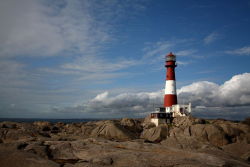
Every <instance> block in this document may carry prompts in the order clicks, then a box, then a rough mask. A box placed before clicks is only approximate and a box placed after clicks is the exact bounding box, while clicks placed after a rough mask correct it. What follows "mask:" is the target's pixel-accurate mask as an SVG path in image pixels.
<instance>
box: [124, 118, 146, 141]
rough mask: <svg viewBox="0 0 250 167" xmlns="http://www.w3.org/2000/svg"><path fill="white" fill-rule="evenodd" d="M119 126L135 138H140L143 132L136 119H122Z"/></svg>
mask: <svg viewBox="0 0 250 167" xmlns="http://www.w3.org/2000/svg"><path fill="white" fill-rule="evenodd" d="M120 124H121V126H123V127H124V128H125V129H128V130H129V131H130V132H132V133H134V135H136V137H137V138H138V137H139V136H140V133H141V132H142V130H143V127H142V125H141V122H140V121H139V120H136V119H131V118H123V119H122V120H121V122H120Z"/></svg>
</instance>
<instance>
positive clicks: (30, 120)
mask: <svg viewBox="0 0 250 167" xmlns="http://www.w3.org/2000/svg"><path fill="white" fill-rule="evenodd" d="M100 120H104V119H92V118H87V119H86V118H83V119H80V118H79V119H52V118H48V119H46V118H0V122H3V121H11V122H35V121H48V122H51V123H57V122H63V123H79V122H90V121H100Z"/></svg>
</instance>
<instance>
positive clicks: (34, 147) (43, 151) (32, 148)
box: [23, 142, 50, 159]
mask: <svg viewBox="0 0 250 167" xmlns="http://www.w3.org/2000/svg"><path fill="white" fill-rule="evenodd" d="M23 150H24V151H27V152H30V153H33V154H37V155H39V156H40V157H42V158H45V159H48V158H49V157H48V155H49V154H50V153H49V152H48V148H47V146H44V145H42V143H37V142H36V143H31V144H27V146H26V147H25V148H24V149H23Z"/></svg>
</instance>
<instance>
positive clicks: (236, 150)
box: [222, 143, 250, 161]
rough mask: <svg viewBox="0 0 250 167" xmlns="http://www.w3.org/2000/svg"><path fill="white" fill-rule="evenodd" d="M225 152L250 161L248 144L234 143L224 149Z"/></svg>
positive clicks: (249, 145) (249, 146)
mask: <svg viewBox="0 0 250 167" xmlns="http://www.w3.org/2000/svg"><path fill="white" fill-rule="evenodd" d="M222 149H223V150H224V151H225V152H228V153H230V154H232V155H233V156H235V157H241V158H242V159H244V160H247V161H250V159H249V158H250V144H247V143H232V144H228V145H225V146H223V147H222Z"/></svg>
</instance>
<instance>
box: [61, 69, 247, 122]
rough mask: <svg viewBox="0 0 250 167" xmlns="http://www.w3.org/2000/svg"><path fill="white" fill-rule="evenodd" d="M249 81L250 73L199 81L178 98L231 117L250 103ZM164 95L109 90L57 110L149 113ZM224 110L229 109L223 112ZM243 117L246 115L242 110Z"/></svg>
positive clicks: (109, 114)
mask: <svg viewBox="0 0 250 167" xmlns="http://www.w3.org/2000/svg"><path fill="white" fill-rule="evenodd" d="M249 82H250V73H244V74H240V75H235V76H233V77H232V78H231V79H230V80H228V81H226V82H225V83H224V84H222V85H218V84H215V83H213V82H208V81H201V82H195V83H193V84H190V85H187V86H184V87H182V88H180V89H179V90H178V91H177V92H178V100H179V103H188V102H191V103H192V104H193V107H194V113H197V112H198V114H200V115H202V113H199V112H200V111H201V110H202V111H206V110H212V109H214V110H215V108H216V111H217V110H220V114H221V115H218V113H217V116H220V117H223V114H224V115H225V116H228V117H229V115H230V114H233V113H234V112H235V111H237V107H238V108H240V107H241V106H246V107H247V106H248V108H249V107H250V85H249ZM163 96H164V91H163V90H160V91H156V92H138V93H121V94H118V95H115V96H111V95H110V94H109V93H108V92H103V93H100V94H98V95H97V96H96V97H95V98H93V99H92V100H90V101H89V102H87V103H84V104H83V105H79V106H77V107H73V108H67V109H61V110H60V109H57V111H58V112H60V111H63V112H65V111H68V112H71V111H78V112H82V113H85V114H93V115H95V116H96V115H107V117H121V116H145V115H146V114H148V113H150V112H151V111H153V110H154V107H156V106H161V105H162V102H163ZM201 106H202V107H201ZM233 109H234V110H233ZM223 111H225V112H224V113H223ZM226 111H227V112H226ZM237 112H241V111H237ZM244 113H245V114H246V113H247V110H244ZM206 114H207V116H208V117H209V113H207V112H206ZM227 114H229V115H227ZM214 115H215V114H214ZM203 116H204V115H203ZM245 116H246V115H245ZM241 117H243V115H242V114H241Z"/></svg>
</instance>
